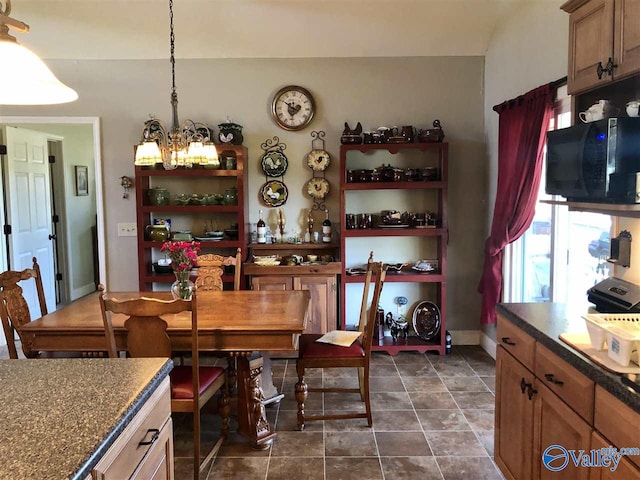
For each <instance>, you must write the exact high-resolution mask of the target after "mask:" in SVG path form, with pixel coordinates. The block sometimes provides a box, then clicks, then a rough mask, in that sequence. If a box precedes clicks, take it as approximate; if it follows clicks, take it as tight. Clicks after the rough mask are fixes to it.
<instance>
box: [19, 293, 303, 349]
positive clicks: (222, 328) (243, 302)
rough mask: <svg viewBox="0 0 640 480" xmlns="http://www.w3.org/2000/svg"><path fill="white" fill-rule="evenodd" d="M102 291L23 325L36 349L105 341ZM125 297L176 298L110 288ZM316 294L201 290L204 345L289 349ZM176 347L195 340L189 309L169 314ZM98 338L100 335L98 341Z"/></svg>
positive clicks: (119, 336) (117, 328)
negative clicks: (101, 338) (103, 337)
mask: <svg viewBox="0 0 640 480" xmlns="http://www.w3.org/2000/svg"><path fill="white" fill-rule="evenodd" d="M98 295H99V293H98V292H96V293H92V294H89V295H87V296H85V297H82V298H80V299H78V300H76V301H74V302H72V303H70V304H69V305H66V306H64V307H62V308H60V309H58V310H56V311H55V312H51V313H49V314H47V315H45V316H43V317H41V318H39V319H36V320H34V321H32V322H30V323H29V324H26V325H24V326H22V327H21V333H22V334H24V335H26V336H27V337H28V338H29V339H30V342H32V344H31V348H32V349H33V350H49V351H51V350H58V349H59V350H83V349H86V348H87V347H90V346H95V345H96V341H97V342H98V343H97V345H99V344H100V343H99V342H100V340H99V339H100V337H101V336H103V335H104V326H103V321H102V314H101V311H100V303H99V300H98ZM107 295H108V296H109V297H113V298H116V299H120V300H124V299H129V298H136V297H150V298H158V299H163V300H170V299H171V294H170V293H169V292H107ZM309 304H310V293H309V292H308V291H306V290H304V291H291V290H289V291H259V290H238V291H222V292H209V291H207V292H198V294H197V301H196V308H197V313H198V332H199V337H200V348H201V349H202V350H215V351H254V350H287V349H291V348H292V345H293V346H294V347H297V337H298V336H299V335H300V334H301V333H302V332H303V331H304V329H305V326H306V323H307V318H308V315H309ZM111 318H112V323H113V328H114V333H115V336H116V342H117V343H118V344H120V345H121V346H124V345H125V344H126V342H125V341H124V336H125V335H126V330H125V328H124V321H125V320H126V317H125V316H124V315H120V314H113V315H112V317H111ZM163 318H164V319H165V320H166V321H167V323H168V328H167V333H168V335H169V337H170V338H171V340H172V345H173V346H174V347H175V348H180V347H183V346H188V345H189V344H190V331H191V323H190V319H189V314H188V313H185V314H178V315H166V316H163ZM96 339H98V340H96Z"/></svg>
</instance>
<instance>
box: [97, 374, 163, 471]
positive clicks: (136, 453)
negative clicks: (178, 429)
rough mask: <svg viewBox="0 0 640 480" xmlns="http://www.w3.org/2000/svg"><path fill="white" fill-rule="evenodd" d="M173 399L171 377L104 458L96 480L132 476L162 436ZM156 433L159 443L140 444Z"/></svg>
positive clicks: (98, 466)
mask: <svg viewBox="0 0 640 480" xmlns="http://www.w3.org/2000/svg"><path fill="white" fill-rule="evenodd" d="M170 395H171V394H170V392H169V378H168V377H167V378H166V379H165V380H164V381H163V382H162V384H161V385H160V387H158V389H157V390H156V391H155V392H154V393H153V394H152V395H151V397H150V398H149V400H147V402H146V403H145V404H144V406H143V407H142V408H141V409H140V411H139V412H138V413H137V414H136V416H135V417H133V419H132V420H131V422H130V423H129V425H128V426H127V427H126V428H125V429H124V431H123V432H122V433H121V434H120V436H119V437H118V439H117V440H116V441H115V443H114V444H113V445H112V446H111V448H109V450H108V451H107V453H106V454H105V455H104V457H102V459H101V460H100V462H99V463H98V465H97V466H96V467H95V469H94V471H93V478H94V480H110V479H114V480H122V479H125V478H130V477H131V476H132V474H133V473H134V471H135V470H136V468H138V465H139V464H140V462H141V461H142V460H143V458H144V457H145V455H147V452H148V451H149V450H151V449H152V448H153V447H154V445H156V443H157V442H158V440H159V439H160V435H159V434H160V432H161V431H162V429H163V427H164V426H165V424H166V423H167V420H168V419H169V418H170V417H171V396H170ZM153 429H157V430H158V437H157V439H156V441H155V442H154V443H153V444H151V445H140V442H145V441H150V440H151V438H152V436H153ZM169 429H171V424H170V423H169ZM171 455H173V454H171Z"/></svg>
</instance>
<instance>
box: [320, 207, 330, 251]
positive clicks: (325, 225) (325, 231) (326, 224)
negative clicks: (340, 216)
mask: <svg viewBox="0 0 640 480" xmlns="http://www.w3.org/2000/svg"><path fill="white" fill-rule="evenodd" d="M324 213H325V219H324V221H323V222H322V242H323V243H331V220H329V209H326V210H325V211H324Z"/></svg>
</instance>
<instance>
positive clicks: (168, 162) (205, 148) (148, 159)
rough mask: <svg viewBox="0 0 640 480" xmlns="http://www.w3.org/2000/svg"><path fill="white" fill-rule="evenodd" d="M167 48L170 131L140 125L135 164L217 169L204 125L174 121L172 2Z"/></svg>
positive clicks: (151, 122)
mask: <svg viewBox="0 0 640 480" xmlns="http://www.w3.org/2000/svg"><path fill="white" fill-rule="evenodd" d="M169 26H170V36H169V41H170V46H171V56H170V61H171V82H172V84H171V111H172V123H171V129H170V130H169V131H167V130H166V129H165V128H164V126H163V125H162V124H161V123H160V121H159V120H157V119H155V118H153V117H152V118H151V119H150V120H147V121H146V122H145V124H144V130H143V131H142V139H141V141H140V144H138V145H137V147H136V156H135V164H136V165H138V166H155V165H156V164H158V163H161V164H162V166H163V167H164V168H165V169H166V170H171V169H174V168H177V167H192V166H193V165H211V166H213V167H217V166H219V165H220V161H219V160H218V152H217V150H216V146H215V145H214V143H213V132H212V130H211V129H210V128H209V127H208V126H207V125H206V124H204V123H200V122H194V121H192V120H186V121H185V122H184V124H182V126H180V122H179V121H178V92H177V90H176V59H175V56H174V50H175V35H174V33H173V0H169Z"/></svg>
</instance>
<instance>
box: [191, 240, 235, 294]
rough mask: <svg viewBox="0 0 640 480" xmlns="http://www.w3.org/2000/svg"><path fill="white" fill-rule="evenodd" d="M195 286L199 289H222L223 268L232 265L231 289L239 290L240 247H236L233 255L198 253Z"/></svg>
mask: <svg viewBox="0 0 640 480" xmlns="http://www.w3.org/2000/svg"><path fill="white" fill-rule="evenodd" d="M197 266H198V269H197V276H196V287H198V288H200V290H201V291H202V290H207V291H210V290H223V281H222V275H223V274H224V268H225V267H228V266H233V267H234V270H235V274H234V277H233V289H234V290H240V269H241V266H242V249H240V248H238V250H237V251H236V255H235V256H230V257H224V256H222V255H217V254H214V253H206V254H203V255H198V259H197Z"/></svg>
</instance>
